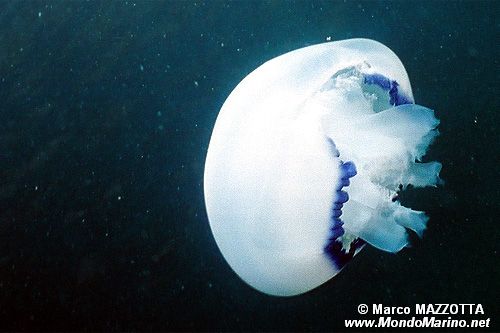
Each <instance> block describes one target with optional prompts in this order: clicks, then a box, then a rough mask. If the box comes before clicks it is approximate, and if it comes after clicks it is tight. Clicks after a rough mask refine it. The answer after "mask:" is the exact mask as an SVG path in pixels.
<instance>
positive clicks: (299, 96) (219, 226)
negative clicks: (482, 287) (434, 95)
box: [204, 39, 441, 296]
mask: <svg viewBox="0 0 500 333" xmlns="http://www.w3.org/2000/svg"><path fill="white" fill-rule="evenodd" d="M438 124H439V121H438V120H437V119H436V118H435V116H434V112H433V111H432V110H430V109H428V108H426V107H423V106H420V105H417V104H415V103H414V99H413V94H412V90H411V86H410V81H409V79H408V75H407V73H406V70H405V68H404V67H403V64H402V63H401V61H400V60H399V58H398V57H397V56H396V54H395V53H393V52H392V51H391V50H390V49H389V48H388V47H386V46H384V45H383V44H381V43H379V42H376V41H373V40H369V39H349V40H342V41H335V42H328V43H322V44H318V45H313V46H308V47H304V48H301V49H298V50H294V51H291V52H289V53H286V54H283V55H281V56H278V57H276V58H274V59H271V60H269V61H267V62H266V63H264V64H263V65H261V66H260V67H258V68H257V69H255V70H254V71H253V72H251V73H250V74H249V75H248V76H246V77H245V78H244V79H243V80H242V81H241V82H240V83H239V84H238V85H237V86H236V88H234V90H233V91H232V92H231V94H230V95H229V97H228V98H227V100H226V101H225V102H224V104H223V106H222V108H221V110H220V112H219V115H218V117H217V120H216V123H215V126H214V129H213V132H212V136H211V139H210V144H209V147H208V152H207V157H206V162H205V171H204V195H205V204H206V210H207V215H208V220H209V224H210V228H211V231H212V234H213V236H214V238H215V241H216V243H217V245H218V247H219V249H220V252H221V253H222V255H223V256H224V258H225V260H226V261H227V263H228V264H229V265H230V266H231V268H232V269H233V270H234V272H236V273H237V274H238V276H239V277H241V279H243V281H245V282H246V283H247V284H248V285H250V286H251V287H253V288H255V289H257V290H259V291H261V292H263V293H266V294H269V295H276V296H293V295H298V294H302V293H305V292H307V291H309V290H312V289H314V288H316V287H318V286H320V285H321V284H323V283H325V282H326V281H328V280H330V279H331V278H332V277H333V276H335V275H336V274H337V273H339V272H340V271H341V270H342V268H343V267H344V266H345V265H346V264H347V263H348V262H349V261H350V260H351V259H352V258H353V256H355V255H356V254H357V253H359V251H360V250H361V249H362V248H363V247H364V246H365V245H366V244H369V245H371V246H374V247H376V248H378V249H380V250H383V251H388V252H398V251H400V250H401V249H403V248H404V247H406V246H408V245H409V234H410V233H416V234H417V235H418V236H422V234H423V232H424V230H425V229H426V224H427V220H428V217H427V216H426V215H425V213H424V212H421V211H415V210H412V209H410V208H408V207H404V206H403V205H401V203H400V202H399V201H398V199H397V196H398V193H399V191H400V190H401V188H405V187H406V186H407V185H409V184H412V186H414V187H425V186H436V185H437V184H438V183H439V182H440V178H439V172H440V170H441V164H440V163H438V162H427V163H424V162H422V157H423V156H424V155H425V153H426V150H427V149H428V146H429V145H430V144H431V142H432V141H433V139H434V138H435V137H436V136H437V135H438V131H437V129H436V127H437V126H438Z"/></svg>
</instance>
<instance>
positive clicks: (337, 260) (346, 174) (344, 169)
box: [325, 161, 365, 270]
mask: <svg viewBox="0 0 500 333" xmlns="http://www.w3.org/2000/svg"><path fill="white" fill-rule="evenodd" d="M340 163H341V164H340V181H339V186H338V187H337V188H336V191H337V192H336V200H335V202H334V203H333V212H332V227H331V228H330V237H329V241H328V244H327V245H326V246H325V252H326V253H327V254H328V255H329V256H330V258H331V259H332V261H333V262H334V264H335V266H336V267H337V269H339V270H340V269H341V268H342V267H344V265H345V264H346V263H348V262H349V261H350V260H351V259H352V257H353V256H354V254H355V253H356V250H357V249H359V248H360V247H361V246H363V245H364V244H365V242H364V241H363V240H362V239H361V238H356V239H355V240H353V241H352V242H351V244H350V246H349V249H348V251H346V250H344V249H343V248H342V240H341V237H342V235H344V228H343V227H342V226H343V225H344V222H342V220H341V219H340V216H341V215H342V207H343V206H344V203H346V202H347V201H349V195H348V194H347V192H345V191H342V188H343V187H346V186H349V184H350V181H349V178H351V177H354V176H355V175H356V173H357V171H356V166H355V165H354V163H353V162H345V163H344V162H342V161H341V162H340Z"/></svg>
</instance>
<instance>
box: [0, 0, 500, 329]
mask: <svg viewBox="0 0 500 333" xmlns="http://www.w3.org/2000/svg"><path fill="white" fill-rule="evenodd" d="M499 13H500V2H499V1H465V2H464V1H451V2H449V1H418V2H413V1H408V2H407V1H391V2H386V1H361V2H357V1H287V2H282V1H265V2H261V1H245V2H226V1H194V2H193V1H189V2H188V1H186V2H184V1H167V2H165V1H136V2H135V1H97V2H95V1H90V2H89V1H1V2H0V100H1V104H0V182H1V183H0V330H92V331H94V330H101V331H102V330H105V331H108V330H127V331H131V330H160V331H165V330H168V331H172V330H175V331H193V330H196V331H199V330H202V331H207V330H208V331H214V330H217V331H241V330H243V331H253V330H260V331H305V330H307V331H311V330H312V331H337V330H343V331H345V330H346V329H345V328H344V319H356V318H361V319H363V317H362V316H360V315H359V314H358V313H357V310H356V308H357V305H358V304H359V303H366V304H372V303H382V304H384V305H400V306H402V305H409V306H411V307H412V308H413V307H414V305H415V304H416V303H481V304H482V305H483V307H484V310H485V315H484V316H473V317H472V318H474V319H482V318H488V317H490V318H491V326H492V327H491V328H490V330H492V331H493V330H499V329H500V325H499V323H498V321H499V316H498V315H499V313H500V307H499V299H500V293H499V291H500V260H499V253H498V251H499V250H498V244H499V241H500V233H499V228H498V217H499V216H500V215H499V213H500V209H499V207H500V206H499V200H500V195H499V194H500V181H499V165H500V159H499V157H500V145H499V142H500V141H499V135H498V132H499V130H498V125H499V119H500V117H499V111H500V110H499V98H498V90H499V51H498V50H499V49H498V41H499V30H500V29H499V28H500V26H499V21H498V14H499ZM354 37H365V38H371V39H375V40H377V41H379V42H382V43H383V44H385V45H387V46H388V47H389V48H391V49H392V50H393V51H394V52H395V53H396V54H397V55H398V56H399V58H400V59H401V61H402V62H403V64H404V66H405V67H406V70H407V72H408V74H409V77H410V81H411V83H412V87H413V93H414V96H415V99H416V102H417V103H419V104H422V105H424V106H427V107H430V108H432V109H434V110H435V113H436V116H437V117H438V118H439V119H440V120H441V125H440V126H439V130H440V132H441V135H440V136H439V137H438V139H437V140H436V141H435V143H434V144H433V145H432V146H431V149H430V151H429V153H428V154H427V156H426V160H429V161H430V160H437V161H440V162H441V163H442V164H443V170H442V172H441V177H442V178H443V179H444V181H445V185H444V186H443V187H440V188H437V189H425V190H418V191H416V190H412V189H409V190H407V191H405V192H404V193H403V194H402V201H403V203H406V204H409V205H411V207H413V208H416V209H421V210H425V211H426V212H427V213H428V215H429V216H430V221H429V224H428V229H427V232H426V234H425V235H424V238H423V239H422V240H421V241H417V242H416V243H415V245H414V246H413V247H411V248H407V249H404V250H403V251H401V252H400V253H398V254H396V255H394V254H390V253H385V252H382V251H379V250H376V249H374V248H372V247H366V248H365V250H364V251H362V252H361V253H360V254H359V255H358V256H356V257H355V258H354V259H353V261H352V262H351V263H350V264H349V265H348V266H347V267H346V268H345V269H344V270H343V272H342V273H340V274H339V275H337V276H336V277H335V278H334V279H332V280H331V281H329V282H327V283H326V284H324V285H322V286H321V287H319V288H317V289H315V290H313V291H311V292H308V293H306V294H304V295H301V296H297V297H292V298H276V297H271V296H267V295H264V294H261V293H259V292H257V291H255V290H253V289H252V288H250V287H248V286H247V285H246V284H245V283H244V282H242V281H241V280H240V279H239V277H238V276H237V275H236V274H234V273H233V272H232V271H231V269H230V267H229V266H228V265H227V264H226V262H225V261H224V259H223V257H222V255H221V254H220V252H219V250H218V249H217V246H216V244H215V241H214V239H213V237H212V235H211V231H210V228H209V225H208V220H207V216H206V212H205V206H204V198H203V170H204V161H205V156H206V151H207V147H208V144H209V140H210V135H211V131H212V128H213V126H214V123H215V120H216V117H217V114H218V111H219V109H220V107H221V106H222V104H223V102H224V100H225V99H226V97H227V96H228V95H229V93H230V92H231V91H232V89H233V88H234V87H235V86H236V85H237V84H238V83H239V82H240V81H241V80H242V79H243V78H244V77H245V76H246V75H247V74H248V73H249V72H250V71H252V70H253V69H255V68H256V67H257V66H259V65H260V64H262V63H263V62H265V61H267V60H269V59H271V58H273V57H275V56H278V55H280V54H283V53H285V52H287V51H290V50H293V49H296V48H300V47H304V46H307V45H312V44H316V43H321V42H324V41H326V40H327V39H328V40H330V39H331V40H341V39H347V38H354ZM461 318H462V317H461ZM448 330H451V329H448ZM482 330H483V331H484V330H486V329H482ZM439 331H440V332H444V331H447V329H441V330H439Z"/></svg>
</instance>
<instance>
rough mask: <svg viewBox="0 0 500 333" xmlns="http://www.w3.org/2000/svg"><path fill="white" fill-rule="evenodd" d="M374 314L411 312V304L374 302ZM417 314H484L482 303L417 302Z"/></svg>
mask: <svg viewBox="0 0 500 333" xmlns="http://www.w3.org/2000/svg"><path fill="white" fill-rule="evenodd" d="M372 312H373V314H383V315H394V314H410V313H411V307H409V306H384V305H383V304H373V311H372ZM414 313H415V314H417V315H456V314H458V315H484V309H483V306H482V305H481V304H415V312H414Z"/></svg>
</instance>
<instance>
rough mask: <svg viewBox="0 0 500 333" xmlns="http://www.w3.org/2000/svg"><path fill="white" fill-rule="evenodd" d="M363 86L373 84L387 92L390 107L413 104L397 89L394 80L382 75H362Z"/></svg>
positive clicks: (397, 86)
mask: <svg viewBox="0 0 500 333" xmlns="http://www.w3.org/2000/svg"><path fill="white" fill-rule="evenodd" d="M364 83H365V84H374V85H377V86H379V87H380V88H382V89H383V90H385V91H388V92H389V97H390V100H389V103H391V105H395V106H397V105H403V104H413V103H414V101H413V100H412V99H411V98H410V97H409V96H407V95H406V94H405V93H404V92H402V91H401V90H400V89H399V84H398V83H397V82H396V81H395V80H390V79H389V78H387V77H385V76H383V75H382V74H378V73H374V74H364Z"/></svg>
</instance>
